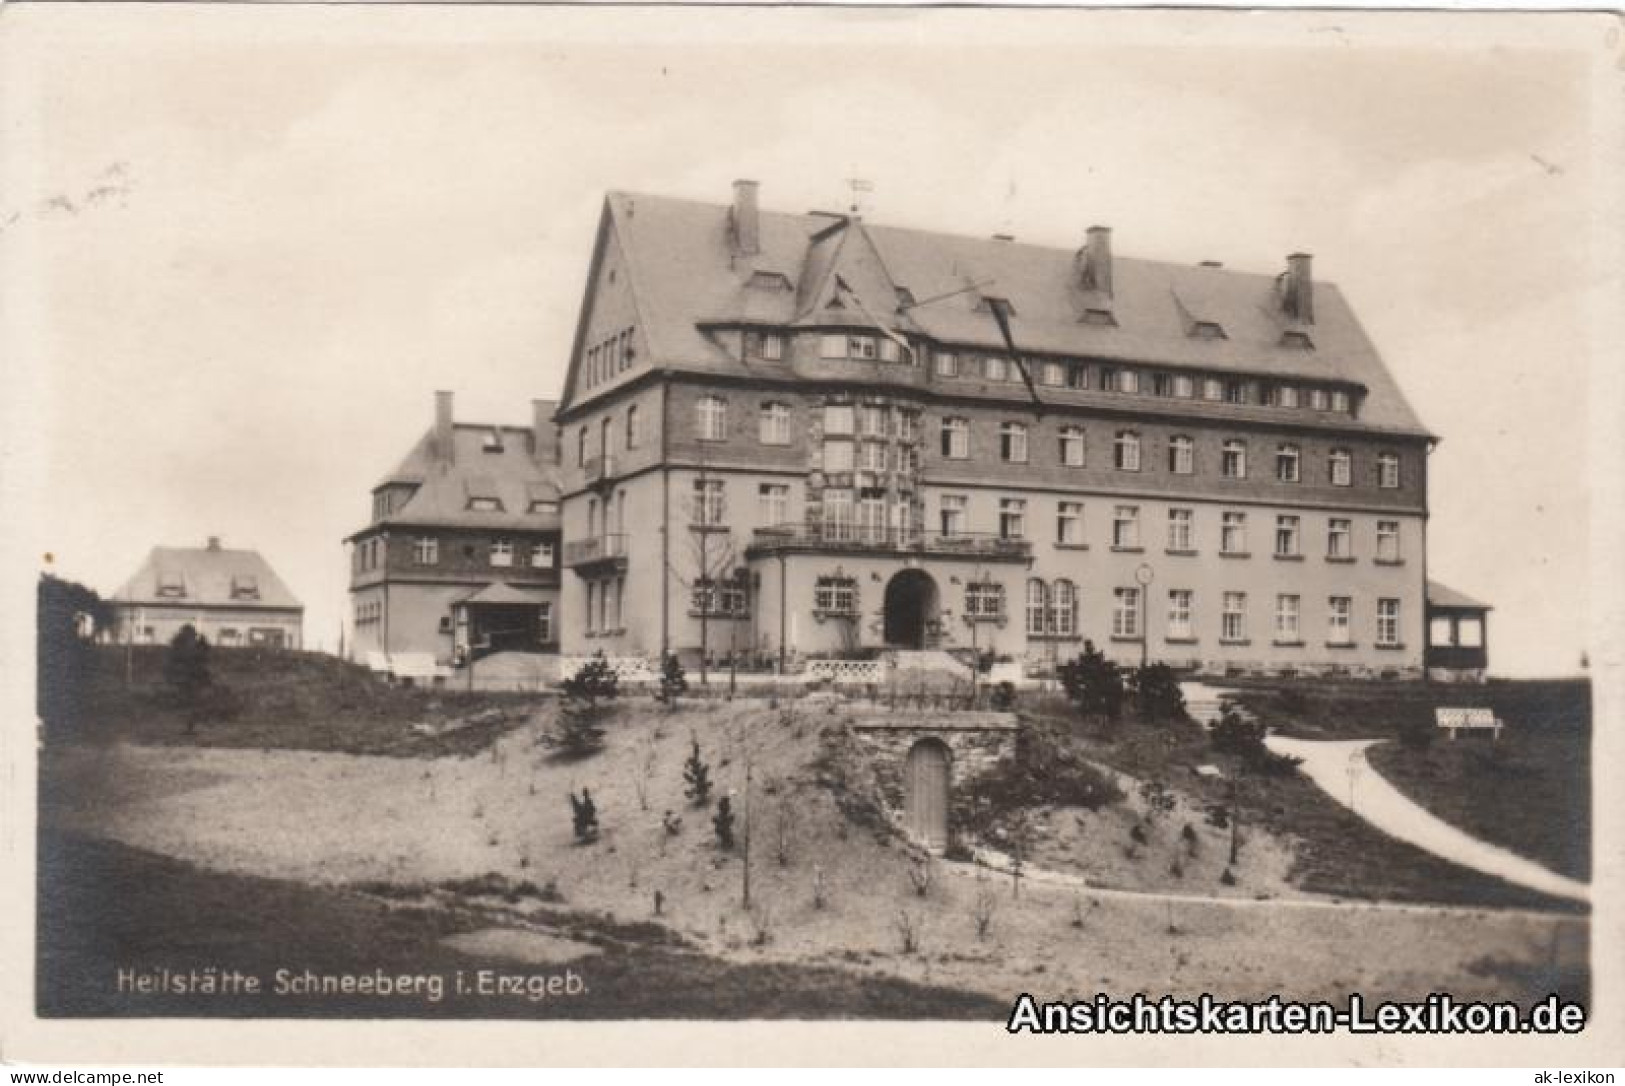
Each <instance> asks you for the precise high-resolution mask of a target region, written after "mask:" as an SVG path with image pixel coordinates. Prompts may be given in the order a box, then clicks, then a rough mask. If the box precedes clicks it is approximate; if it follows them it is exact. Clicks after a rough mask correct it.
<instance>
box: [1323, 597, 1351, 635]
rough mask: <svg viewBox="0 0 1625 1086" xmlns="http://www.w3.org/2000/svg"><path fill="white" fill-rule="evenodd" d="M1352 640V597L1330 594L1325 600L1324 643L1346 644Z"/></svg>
mask: <svg viewBox="0 0 1625 1086" xmlns="http://www.w3.org/2000/svg"><path fill="white" fill-rule="evenodd" d="M1353 640H1354V598H1353V597H1352V596H1332V597H1330V598H1329V599H1327V601H1326V643H1327V644H1328V645H1347V644H1351V643H1352V642H1353Z"/></svg>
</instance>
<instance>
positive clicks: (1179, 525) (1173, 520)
mask: <svg viewBox="0 0 1625 1086" xmlns="http://www.w3.org/2000/svg"><path fill="white" fill-rule="evenodd" d="M1195 523H1196V511H1195V510H1194V509H1170V510H1168V549H1169V550H1171V551H1192V550H1195V549H1196V533H1195V531H1194V525H1195Z"/></svg>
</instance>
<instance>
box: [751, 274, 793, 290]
mask: <svg viewBox="0 0 1625 1086" xmlns="http://www.w3.org/2000/svg"><path fill="white" fill-rule="evenodd" d="M747 285H748V286H749V287H750V288H751V289H752V290H789V289H790V280H789V279H788V278H787V277H786V276H784V275H783V274H781V273H779V272H770V271H758V272H752V273H751V277H750V280H749V282H748V284H747Z"/></svg>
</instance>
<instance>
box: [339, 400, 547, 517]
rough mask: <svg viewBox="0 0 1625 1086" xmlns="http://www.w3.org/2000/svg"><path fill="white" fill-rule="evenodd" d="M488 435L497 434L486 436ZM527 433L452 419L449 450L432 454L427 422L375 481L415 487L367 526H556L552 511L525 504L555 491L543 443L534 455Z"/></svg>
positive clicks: (517, 428) (531, 436)
mask: <svg viewBox="0 0 1625 1086" xmlns="http://www.w3.org/2000/svg"><path fill="white" fill-rule="evenodd" d="M493 435H494V436H495V437H496V438H497V439H498V440H497V441H496V442H494V443H493V442H492V437H493ZM534 440H535V435H534V433H533V432H532V431H531V430H529V429H527V428H525V427H522V426H488V425H480V424H474V423H461V422H460V423H457V424H456V425H455V426H453V427H452V445H453V455H452V459H451V461H450V462H449V463H448V462H444V461H442V460H440V459H439V458H438V457H437V455H436V453H437V450H436V449H435V447H434V429H433V428H432V427H431V428H430V429H429V430H427V431H426V432H425V433H424V435H423V436H422V437H421V438H419V439H418V442H417V444H415V445H414V446H413V447H412V451H411V452H409V453H407V455H406V458H405V459H404V460H402V461H401V462H400V464H399V465H398V466H397V467H396V468H395V470H394V471H392V472H390V473H389V474H388V475H386V476H384V478H383V479H382V480H381V481H380V482H379V484H378V486H379V487H385V486H390V485H393V484H408V485H411V486H413V487H415V488H416V489H415V490H414V491H413V492H412V495H411V497H409V498H408V499H407V500H406V502H405V504H404V505H402V506H400V507H399V508H397V509H395V510H394V511H393V512H391V513H389V514H387V515H386V516H384V517H383V518H382V519H381V520H378V521H375V522H373V524H371V525H369V526H368V527H369V529H370V528H372V527H377V526H381V525H400V526H412V525H416V526H421V527H431V526H434V527H465V528H503V529H516V530H517V529H524V530H530V531H545V530H547V529H550V528H557V527H558V524H559V518H558V514H557V513H547V514H544V513H534V512H531V507H532V505H533V504H534V503H536V502H542V501H551V502H556V501H558V497H559V485H558V475H557V470H556V468H555V467H554V466H553V464H552V463H551V451H550V450H544V454H543V457H542V458H541V459H540V460H539V459H538V458H537V456H536V454H535V452H534V445H533V442H534ZM474 498H492V499H495V500H496V501H497V502H499V503H500V504H501V506H502V508H501V509H500V510H485V509H471V508H470V505H471V504H472V500H473V499H474ZM358 534H359V533H358ZM352 538H353V537H352Z"/></svg>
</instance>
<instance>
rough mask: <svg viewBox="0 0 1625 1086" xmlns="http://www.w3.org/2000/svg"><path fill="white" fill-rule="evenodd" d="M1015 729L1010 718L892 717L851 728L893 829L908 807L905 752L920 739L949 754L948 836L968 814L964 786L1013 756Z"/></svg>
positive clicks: (967, 715)
mask: <svg viewBox="0 0 1625 1086" xmlns="http://www.w3.org/2000/svg"><path fill="white" fill-rule="evenodd" d="M1018 729H1019V724H1018V723H1017V721H1016V718H1015V715H1014V714H1012V713H984V712H968V713H955V712H937V713H906V712H892V713H888V714H887V715H885V716H877V717H868V718H864V719H860V720H857V721H855V722H854V723H853V725H852V731H853V734H854V735H855V736H856V738H857V743H858V749H859V751H860V753H862V755H863V756H864V757H865V758H866V759H867V760H868V762H869V764H870V767H871V769H872V770H873V773H874V782H875V787H876V790H877V791H878V792H879V794H880V797H881V799H882V800H883V801H884V802H885V804H886V808H887V813H888V814H889V815H890V816H891V818H892V821H893V822H894V823H897V824H901V822H902V818H903V811H904V806H905V802H906V798H905V795H904V777H905V774H906V773H907V769H908V753H909V751H910V750H912V749H913V748H914V744H916V743H918V742H919V741H920V740H922V739H936V740H939V741H940V742H941V743H942V744H943V745H944V746H946V747H947V748H948V825H949V828H950V830H951V831H952V830H956V829H957V828H958V827H960V826H962V825H964V824H965V822H966V820H967V818H968V816H969V814H970V810H969V789H968V788H967V787H966V786H967V785H968V784H970V783H971V782H972V781H974V780H976V779H977V778H978V777H981V776H983V775H985V774H987V773H989V772H991V771H992V769H993V767H994V766H996V765H997V764H998V762H999V760H1000V759H1001V758H1004V757H1006V756H1013V755H1014V754H1015V749H1016V733H1017V731H1018Z"/></svg>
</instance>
